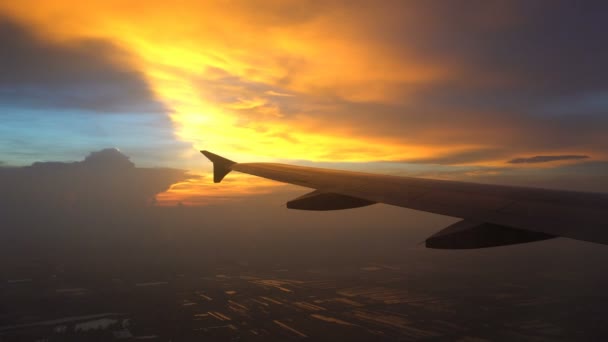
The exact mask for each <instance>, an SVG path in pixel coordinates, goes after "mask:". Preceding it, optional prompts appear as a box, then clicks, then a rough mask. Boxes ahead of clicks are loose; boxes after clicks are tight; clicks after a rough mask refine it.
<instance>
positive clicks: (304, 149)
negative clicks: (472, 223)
mask: <svg viewBox="0 0 608 342" xmlns="http://www.w3.org/2000/svg"><path fill="white" fill-rule="evenodd" d="M606 11H608V5H606V4H605V2H603V1H585V2H576V1H536V2H529V1H382V2H372V1H293V2H291V1H208V2H207V1H175V2H167V1H145V2H139V1H134V2H124V1H112V0H106V1H96V0H91V1H86V2H74V1H63V0H56V1H44V2H39V1H29V0H23V1H1V2H0V44H1V45H2V49H1V51H0V120H1V124H0V163H1V164H0V165H2V166H6V167H25V166H28V165H31V164H32V163H35V162H40V161H47V162H51V161H59V162H70V163H72V162H80V161H82V160H83V159H84V158H85V157H86V156H87V155H89V153H91V152H95V151H101V150H104V149H107V148H113V149H117V150H118V151H120V152H121V153H122V154H124V155H126V156H129V157H130V160H131V161H132V162H133V163H135V164H136V165H137V166H140V167H163V168H173V169H181V170H188V171H189V172H190V174H189V176H187V177H184V178H183V179H181V180H180V181H179V182H176V183H174V184H173V186H170V187H169V191H165V192H161V193H160V194H159V195H158V196H157V199H158V200H160V203H165V204H175V203H180V202H182V203H191V204H208V203H209V202H210V201H209V199H210V197H215V198H217V197H221V198H225V197H226V196H228V197H231V196H233V197H234V196H236V197H238V196H241V195H243V196H244V195H247V196H249V195H252V194H253V195H256V194H260V193H264V194H265V193H269V192H275V191H281V190H280V189H283V188H282V187H280V186H278V185H276V184H274V183H269V182H266V181H263V180H255V179H251V178H247V177H239V176H234V175H231V176H232V180H229V179H230V178H228V179H227V183H228V184H226V186H224V187H218V186H215V185H213V186H212V185H211V184H209V183H210V181H209V172H210V170H211V166H210V165H209V163H208V162H207V161H206V159H204V158H203V157H202V156H201V155H200V154H199V152H198V151H199V150H201V149H207V150H210V151H213V152H215V153H217V154H220V155H224V156H226V157H228V158H230V159H232V160H236V161H239V162H247V161H279V162H290V163H298V164H302V165H313V166H327V167H335V168H346V169H356V170H363V171H370V172H380V173H390V174H407V175H415V176H423V177H432V178H444V179H460V180H468V181H476V182H489V183H506V184H518V185H531V186H542V187H554V188H565V189H574V190H586V191H608V184H607V183H608V182H607V180H606V177H605V174H606V172H607V171H608V153H607V152H606V151H608V139H607V138H606V131H607V129H608V115H607V113H606V108H608V66H607V64H606V60H608V41H607V40H608V37H607V36H606V35H605V32H606V31H608V23H607V22H606V20H605V17H606ZM230 182H232V183H230ZM214 191H216V193H217V194H212V193H213V192H214ZM218 192H219V193H218Z"/></svg>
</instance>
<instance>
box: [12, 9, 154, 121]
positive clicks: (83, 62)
mask: <svg viewBox="0 0 608 342" xmlns="http://www.w3.org/2000/svg"><path fill="white" fill-rule="evenodd" d="M0 45H1V46H2V50H1V51H0V75H1V77H0V104H1V105H4V106H18V107H19V106H21V107H40V108H48V107H55V108H60V109H85V110H91V111H96V112H104V113H105V112H121V111H129V112H146V113H148V112H156V113H160V112H164V111H165V109H164V107H163V106H162V105H161V104H160V102H158V101H157V100H156V99H155V98H154V96H153V94H152V91H151V90H150V88H149V86H148V84H147V83H146V81H145V79H144V78H143V76H142V74H141V73H140V72H139V71H138V70H137V69H135V68H134V67H133V66H132V65H130V64H129V62H128V60H129V58H130V56H129V53H128V52H126V51H124V50H123V49H120V48H119V47H117V46H116V45H115V44H113V43H111V42H109V41H107V40H101V39H78V40H69V41H62V42H57V41H52V40H49V39H44V38H42V37H41V36H39V35H37V34H36V33H34V32H32V31H30V30H29V29H28V28H26V27H25V26H23V25H20V24H18V23H17V22H14V21H10V20H8V19H6V18H1V17H0Z"/></svg>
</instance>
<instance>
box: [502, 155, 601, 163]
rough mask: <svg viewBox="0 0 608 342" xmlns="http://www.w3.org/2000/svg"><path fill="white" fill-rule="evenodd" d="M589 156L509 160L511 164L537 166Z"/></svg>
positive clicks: (536, 157) (537, 157)
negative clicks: (536, 164)
mask: <svg viewBox="0 0 608 342" xmlns="http://www.w3.org/2000/svg"><path fill="white" fill-rule="evenodd" d="M588 158H589V156H583V155H561V156H534V157H526V158H515V159H511V160H509V162H508V163H509V164H535V163H549V162H554V161H559V160H580V159H588Z"/></svg>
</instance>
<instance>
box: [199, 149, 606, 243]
mask: <svg viewBox="0 0 608 342" xmlns="http://www.w3.org/2000/svg"><path fill="white" fill-rule="evenodd" d="M201 153H203V154H204V155H205V156H206V157H207V158H208V159H209V160H211V161H212V162H213V168H214V171H213V174H214V176H213V179H214V182H215V183H219V182H221V180H222V179H223V178H224V177H225V176H226V175H227V174H228V173H229V172H230V171H238V172H243V173H247V174H250V175H254V176H259V177H263V178H267V179H271V180H275V181H279V182H284V183H290V184H295V185H299V186H303V187H307V188H311V189H314V191H312V192H311V193H308V194H306V195H304V196H301V197H298V198H296V199H294V200H291V201H289V202H287V207H288V208H291V209H301V210H338V209H349V208H357V207H362V206H367V205H371V204H374V203H385V204H390V205H395V206H399V207H404V208H410V209H415V210H421V211H426V212H431V213H435V214H441V215H447V216H453V217H458V218H462V221H459V222H457V223H455V224H453V225H451V226H449V227H447V228H445V229H443V230H441V231H439V232H438V233H436V234H434V235H433V236H431V237H429V238H428V239H427V240H426V246H427V247H429V248H442V249H469V248H483V247H495V246H503V245H511V244H517V243H524V242H532V241H540V240H546V239H550V238H554V237H560V236H561V237H568V238H572V239H577V240H583V241H589V242H596V243H602V244H608V194H603V193H584V192H573V191H561V190H548V189H540V188H525V187H512V186H501V185H489V184H476V183H467V182H456V181H446V180H434V179H425V178H415V177H398V176H389V175H379V174H370V173H361V172H352V171H341V170H332V169H323V168H314V167H303V166H295V165H287V164H275V163H236V162H233V161H231V160H228V159H226V158H223V157H220V156H218V155H216V154H213V153H211V152H208V151H201Z"/></svg>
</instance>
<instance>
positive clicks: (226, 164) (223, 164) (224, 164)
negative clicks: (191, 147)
mask: <svg viewBox="0 0 608 342" xmlns="http://www.w3.org/2000/svg"><path fill="white" fill-rule="evenodd" d="M201 153H202V154H203V155H205V157H207V159H209V160H211V162H212V163H213V183H219V182H221V181H222V179H224V177H226V175H227V174H228V173H230V171H232V169H231V168H230V167H231V166H232V165H234V164H236V163H235V162H233V161H232V160H229V159H226V158H224V157H220V156H218V155H217V154H214V153H211V152H209V151H201Z"/></svg>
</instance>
